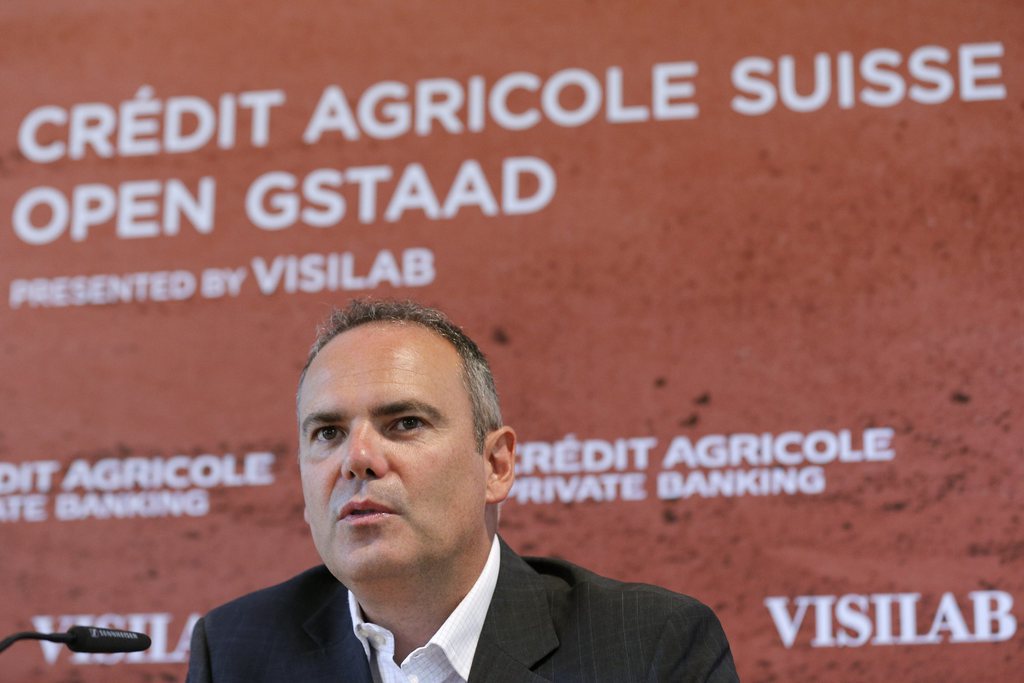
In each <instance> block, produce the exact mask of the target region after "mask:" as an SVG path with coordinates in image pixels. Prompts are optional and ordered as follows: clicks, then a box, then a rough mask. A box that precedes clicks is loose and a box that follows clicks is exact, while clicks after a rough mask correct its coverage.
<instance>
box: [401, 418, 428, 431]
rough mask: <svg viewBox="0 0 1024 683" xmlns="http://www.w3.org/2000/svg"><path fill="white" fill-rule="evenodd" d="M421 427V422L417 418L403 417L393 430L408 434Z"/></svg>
mask: <svg viewBox="0 0 1024 683" xmlns="http://www.w3.org/2000/svg"><path fill="white" fill-rule="evenodd" d="M422 426H423V420H421V419H419V418H418V417H403V418H402V419H400V420H399V421H398V422H396V423H395V429H397V430H398V431H400V432H408V431H410V430H412V429H416V428H418V427H422Z"/></svg>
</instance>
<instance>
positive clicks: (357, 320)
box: [299, 299, 503, 450]
mask: <svg viewBox="0 0 1024 683" xmlns="http://www.w3.org/2000/svg"><path fill="white" fill-rule="evenodd" d="M369 323H394V324H414V325H420V326H422V327H425V328H427V329H428V330H430V331H432V332H434V333H435V334H436V335H438V336H439V337H441V338H442V339H444V340H445V341H447V342H448V343H449V344H451V345H452V347H453V348H454V349H455V351H456V352H457V353H458V354H459V359H460V360H461V361H462V382H463V384H464V385H465V387H466V392H467V393H468V394H469V402H470V405H471V406H472V409H473V434H474V436H475V437H476V445H477V448H478V449H480V450H483V447H484V441H485V440H486V438H487V435H488V434H489V433H490V432H492V431H494V430H495V429H498V428H499V427H501V426H502V424H503V423H502V420H501V406H500V404H499V402H498V390H497V388H496V387H495V386H494V377H493V375H491V366H490V365H489V364H488V363H487V358H486V357H485V356H484V354H483V352H482V351H480V348H479V347H478V346H477V345H476V343H475V342H474V341H473V340H472V339H470V338H469V336H468V335H467V334H466V333H465V332H463V331H462V329H461V328H459V326H458V325H456V324H455V323H453V322H452V321H451V320H450V319H449V318H448V316H447V315H445V314H444V313H442V312H441V311H439V310H437V309H436V308H429V307H427V306H423V305H421V304H418V303H416V302H415V301H408V300H406V301H395V300H390V299H380V300H373V299H354V300H352V301H351V302H349V304H348V306H346V307H345V308H335V309H334V310H332V311H331V314H330V315H329V316H328V317H327V318H326V319H325V320H324V321H323V322H322V323H321V324H320V326H319V327H318V328H317V335H316V341H315V342H313V346H312V348H311V349H310V350H309V357H308V358H307V359H306V364H305V365H304V366H303V368H302V374H300V375H299V391H300V392H301V391H302V383H303V381H305V379H306V372H307V371H308V370H309V366H310V365H311V364H312V363H313V360H314V359H315V358H316V357H317V355H318V354H319V353H320V351H321V349H323V348H324V347H325V346H327V344H328V343H329V342H330V341H331V340H332V339H334V338H335V337H337V336H338V335H340V334H342V333H343V332H347V331H348V330H351V329H353V328H355V327H359V326H360V325H366V324H369Z"/></svg>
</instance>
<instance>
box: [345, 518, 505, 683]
mask: <svg viewBox="0 0 1024 683" xmlns="http://www.w3.org/2000/svg"><path fill="white" fill-rule="evenodd" d="M500 555H501V551H500V546H499V545H498V536H497V535H495V536H494V540H493V541H492V542H491V552H490V554H489V555H488V556H487V563H486V564H485V565H484V569H483V571H482V572H480V577H479V578H478V579H477V580H476V583H474V584H473V587H472V588H471V589H470V591H469V593H467V594H466V597H465V598H463V599H462V602H460V603H459V605H458V607H456V608H455V611H454V612H452V613H451V614H450V615H449V616H448V619H446V620H445V622H444V623H443V624H441V628H439V629H438V630H437V633H435V634H434V635H433V636H432V637H431V638H430V640H429V641H427V644H426V645H424V646H423V647H418V648H416V649H415V650H413V651H412V652H411V653H409V656H408V657H406V658H405V661H403V662H402V664H401V665H400V666H399V665H398V664H396V663H395V636H394V634H393V633H391V631H389V630H387V629H386V628H383V627H381V626H378V625H377V624H372V623H370V622H368V621H364V620H363V610H362V609H360V607H359V603H358V601H357V600H356V597H355V595H353V594H352V591H349V593H348V608H349V612H350V613H351V615H352V630H353V631H354V632H355V634H356V637H357V638H359V642H361V643H362V644H363V649H364V650H365V651H366V657H367V659H368V660H369V662H370V671H371V672H372V673H373V680H374V681H375V683H465V681H466V680H467V679H469V670H470V669H471V668H472V666H473V655H474V654H476V644H477V642H478V641H479V640H480V631H481V630H482V629H483V627H484V618H485V617H486V616H487V609H488V608H489V607H490V605H491V597H492V596H493V595H494V587H495V585H497V583H498V568H499V566H500V565H501V559H500Z"/></svg>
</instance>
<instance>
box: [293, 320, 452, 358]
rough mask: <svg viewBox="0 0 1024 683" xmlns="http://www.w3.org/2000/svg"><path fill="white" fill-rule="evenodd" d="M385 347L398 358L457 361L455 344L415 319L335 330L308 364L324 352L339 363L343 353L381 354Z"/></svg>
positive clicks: (362, 355) (352, 354)
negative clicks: (340, 330) (396, 354)
mask: <svg viewBox="0 0 1024 683" xmlns="http://www.w3.org/2000/svg"><path fill="white" fill-rule="evenodd" d="M389 350H390V351H391V352H392V353H395V352H398V357H399V359H404V358H407V357H410V358H411V357H416V356H429V357H431V358H430V360H437V361H438V362H440V361H442V360H449V361H453V362H455V363H456V364H459V363H460V361H459V358H458V352H456V350H455V347H454V346H452V344H451V343H450V342H449V341H448V340H447V339H445V338H444V337H442V336H441V335H440V334H438V333H437V332H435V331H434V330H432V329H430V328H428V327H425V326H423V325H420V324H419V323H413V322H404V321H395V322H392V321H381V322H372V323H363V324H362V325H358V326H356V327H353V328H352V329H350V330H345V331H344V332H342V333H340V334H338V335H337V336H335V337H334V338H333V339H331V340H330V341H329V342H327V343H326V344H324V346H323V348H322V349H320V353H318V354H317V357H316V358H315V359H314V360H313V363H312V364H311V366H310V367H312V365H315V364H316V362H317V361H318V360H320V359H321V358H322V357H324V356H325V355H326V356H327V357H326V358H325V360H328V361H330V362H331V363H343V362H345V359H346V357H347V356H353V357H364V356H367V355H379V356H383V355H384V352H386V351H389ZM374 352H379V353H374Z"/></svg>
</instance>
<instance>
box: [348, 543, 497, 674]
mask: <svg viewBox="0 0 1024 683" xmlns="http://www.w3.org/2000/svg"><path fill="white" fill-rule="evenodd" d="M489 552H490V542H489V543H488V545H487V546H486V547H485V548H484V549H483V552H482V554H479V553H478V555H479V556H478V557H474V558H472V560H470V559H466V560H465V561H464V562H462V563H461V564H460V565H459V566H456V567H446V568H443V569H439V570H436V571H423V570H422V569H420V570H418V571H417V572H415V573H413V575H411V576H408V577H404V578H401V579H394V578H387V579H380V580H375V581H372V582H363V583H361V584H360V585H358V586H348V588H349V590H351V591H352V593H353V595H355V597H356V599H357V600H358V602H359V606H360V608H362V611H363V615H364V617H365V619H366V621H368V622H371V623H374V624H377V625H378V626H382V627H383V628H386V629H387V630H389V631H391V633H392V634H394V636H395V655H394V658H395V662H396V663H398V664H401V663H402V662H403V661H405V658H406V657H408V656H409V654H410V653H411V652H412V651H413V650H415V649H416V648H418V647H421V646H423V645H426V644H427V642H428V641H429V640H430V638H431V637H432V636H433V635H434V634H435V633H437V630H438V629H439V628H441V625H442V624H443V623H444V622H445V620H446V619H448V617H449V616H450V615H451V613H452V612H454V611H455V608H456V607H458V606H459V603H460V602H462V599H463V598H465V597H466V594H467V593H469V591H470V589H472V588H473V584H475V583H476V581H477V579H478V578H479V577H480V574H481V572H483V569H484V565H485V564H486V563H487V556H488V553H489Z"/></svg>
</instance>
